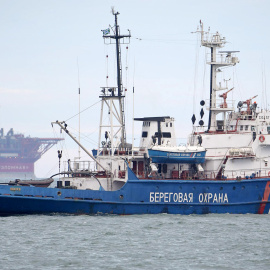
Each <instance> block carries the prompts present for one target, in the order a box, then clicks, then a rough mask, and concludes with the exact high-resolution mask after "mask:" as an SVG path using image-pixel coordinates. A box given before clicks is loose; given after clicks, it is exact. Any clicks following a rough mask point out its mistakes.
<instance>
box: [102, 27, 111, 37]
mask: <svg viewBox="0 0 270 270" xmlns="http://www.w3.org/2000/svg"><path fill="white" fill-rule="evenodd" d="M101 31H102V32H103V36H106V35H108V34H110V28H108V29H105V30H101Z"/></svg>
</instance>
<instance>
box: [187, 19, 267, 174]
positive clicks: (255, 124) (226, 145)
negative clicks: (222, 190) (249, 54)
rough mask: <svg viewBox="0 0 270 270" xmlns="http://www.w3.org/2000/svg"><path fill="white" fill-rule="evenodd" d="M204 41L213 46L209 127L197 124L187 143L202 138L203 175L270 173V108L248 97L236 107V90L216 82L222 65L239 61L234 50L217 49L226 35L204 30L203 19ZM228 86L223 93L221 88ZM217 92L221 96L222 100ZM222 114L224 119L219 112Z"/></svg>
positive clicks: (202, 38) (202, 31) (202, 40)
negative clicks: (232, 98)
mask: <svg viewBox="0 0 270 270" xmlns="http://www.w3.org/2000/svg"><path fill="white" fill-rule="evenodd" d="M199 32H200V33H201V45H202V46H205V47H209V48H210V49H211V59H210V61H209V62H208V64H209V65H210V66H211V78H210V102H209V105H206V109H208V110H209V123H208V128H207V130H205V128H204V127H202V126H200V127H196V128H195V129H194V132H193V133H192V134H191V135H190V136H189V139H188V144H190V145H194V144H197V143H198V139H199V137H200V140H201V141H202V144H201V145H202V146H203V147H204V148H205V149H206V150H207V152H206V162H205V163H204V164H203V168H204V177H205V178H211V179H220V178H232V179H235V178H240V179H241V178H248V177H261V176H269V175H270V166H269V165H270V164H269V161H270V135H269V134H270V112H269V111H267V110H260V111H259V110H258V108H257V103H256V102H255V101H254V102H253V99H255V98H256V97H257V96H254V97H252V98H249V99H247V100H245V101H239V102H238V105H237V110H235V109H234V106H233V102H230V103H229V102H227V100H226V99H227V94H228V93H229V92H230V91H232V90H233V88H232V89H230V90H228V88H227V87H225V88H221V87H220V84H219V85H218V84H217V73H220V72H222V67H228V66H233V65H235V64H237V63H238V62H239V60H238V58H237V57H236V56H235V53H236V52H235V51H221V52H219V53H217V52H216V50H217V48H221V47H223V46H224V44H225V43H226V40H225V38H223V37H221V35H220V34H219V33H218V32H216V33H215V34H213V35H211V34H209V33H208V32H205V31H204V30H203V24H202V23H201V31H199ZM221 90H223V91H224V90H225V92H223V93H222V94H218V91H221ZM217 96H219V97H221V100H220V101H219V100H218V99H217ZM220 114H222V117H221V118H222V120H220V117H219V119H218V116H219V115H220Z"/></svg>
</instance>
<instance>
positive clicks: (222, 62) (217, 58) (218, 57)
mask: <svg viewBox="0 0 270 270" xmlns="http://www.w3.org/2000/svg"><path fill="white" fill-rule="evenodd" d="M200 28H201V29H200V31H198V32H199V33H200V34H201V45H202V46H205V47H208V48H210V49H211V58H210V61H208V63H207V64H209V65H210V66H211V71H210V101H209V121H208V131H211V132H213V131H216V130H217V114H219V113H221V112H222V113H224V116H225V114H226V112H228V111H233V108H232V107H228V106H220V105H218V104H217V93H216V92H217V91H220V90H225V89H227V88H221V87H219V86H217V72H220V71H221V69H220V67H225V66H234V65H236V64H237V63H239V60H238V58H237V57H234V56H232V53H236V52H238V51H223V52H219V54H217V49H218V48H222V47H223V46H224V45H225V43H226V40H225V37H221V35H220V34H219V33H218V32H216V33H215V34H211V35H210V34H209V32H206V31H204V30H203V23H202V22H200ZM224 120H225V118H224ZM225 129H226V126H225V125H224V130H225Z"/></svg>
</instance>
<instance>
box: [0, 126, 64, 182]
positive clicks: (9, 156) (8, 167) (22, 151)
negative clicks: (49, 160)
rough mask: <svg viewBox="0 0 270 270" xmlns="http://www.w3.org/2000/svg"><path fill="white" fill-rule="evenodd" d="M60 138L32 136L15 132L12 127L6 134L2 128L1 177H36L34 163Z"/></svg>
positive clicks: (3, 178)
mask: <svg viewBox="0 0 270 270" xmlns="http://www.w3.org/2000/svg"><path fill="white" fill-rule="evenodd" d="M60 140H62V139H60V138H31V137H25V136H24V135H23V134H21V133H14V131H13V128H11V129H10V130H9V131H8V133H7V134H6V135H5V134H4V129H3V128H1V129H0V179H1V180H14V179H15V178H19V179H35V177H36V176H35V168H34V163H35V162H36V161H37V160H39V159H40V158H41V156H42V155H43V154H44V153H46V152H47V151H48V150H49V149H50V148H51V147H52V146H53V145H55V144H57V143H58V142H59V141H60Z"/></svg>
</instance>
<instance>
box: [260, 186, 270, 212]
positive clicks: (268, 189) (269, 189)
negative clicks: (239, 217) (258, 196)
mask: <svg viewBox="0 0 270 270" xmlns="http://www.w3.org/2000/svg"><path fill="white" fill-rule="evenodd" d="M269 195H270V181H268V182H267V183H266V186H265V190H264V194H263V199H262V202H267V201H268V198H269ZM265 206H266V203H261V205H260V208H259V211H258V214H263V213H264V209H265Z"/></svg>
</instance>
